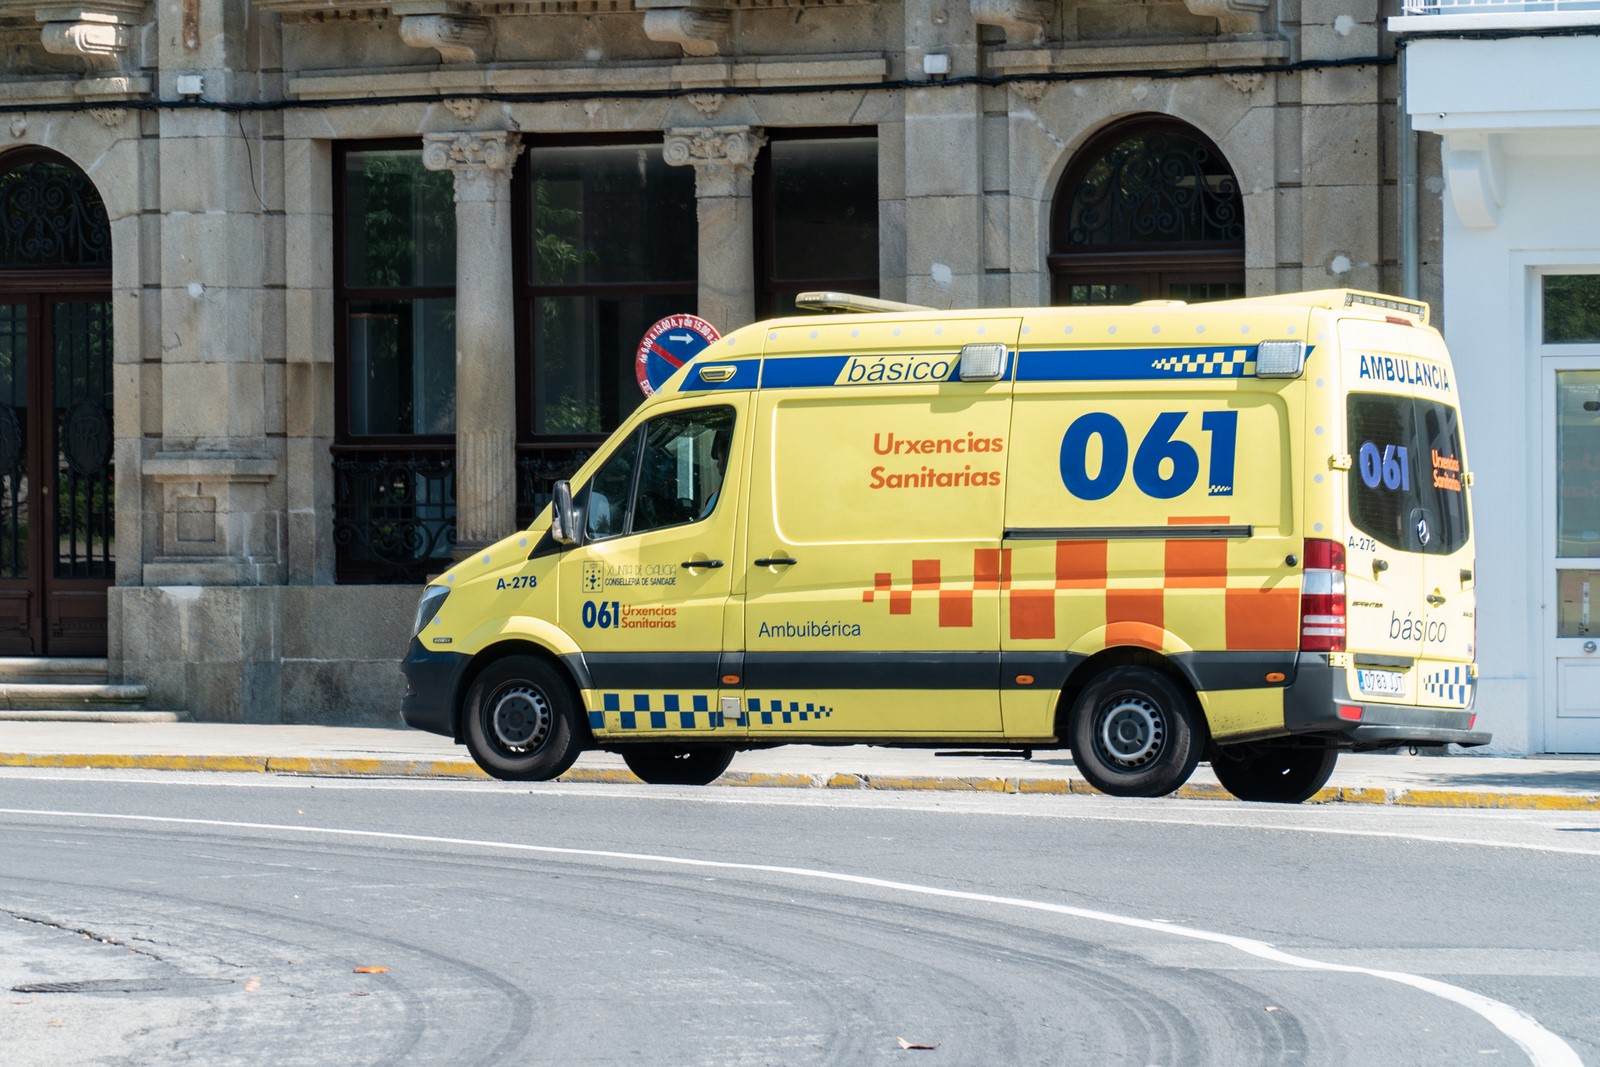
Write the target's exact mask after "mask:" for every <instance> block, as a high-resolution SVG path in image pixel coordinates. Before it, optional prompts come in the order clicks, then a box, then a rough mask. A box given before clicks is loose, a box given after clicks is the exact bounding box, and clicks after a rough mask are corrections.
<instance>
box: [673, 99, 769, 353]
mask: <svg viewBox="0 0 1600 1067" xmlns="http://www.w3.org/2000/svg"><path fill="white" fill-rule="evenodd" d="M766 143H767V138H766V135H765V134H763V133H762V132H761V131H760V130H758V129H755V128H753V127H750V126H702V127H698V128H688V129H673V130H668V131H667V140H666V146H665V149H664V150H663V154H664V156H665V158H666V161H667V163H668V164H669V165H670V166H674V167H693V168H694V195H695V202H696V204H697V207H698V210H699V217H700V294H699V295H700V317H701V318H703V319H705V320H706V321H707V322H709V323H711V325H713V326H715V327H716V328H717V329H718V330H720V331H721V332H723V333H727V332H729V331H730V330H736V329H738V328H739V327H740V326H745V325H748V324H749V323H751V322H754V321H755V317H756V301H755V280H756V253H755V207H754V205H753V204H752V203H751V200H750V179H751V176H752V175H753V174H754V173H755V166H756V155H757V154H758V153H759V152H760V151H761V146H762V145H764V144H766Z"/></svg>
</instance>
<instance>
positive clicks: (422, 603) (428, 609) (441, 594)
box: [411, 585, 450, 634]
mask: <svg viewBox="0 0 1600 1067" xmlns="http://www.w3.org/2000/svg"><path fill="white" fill-rule="evenodd" d="M449 595H450V588H449V586H444V585H430V586H428V588H426V589H424V590H423V591H422V599H421V600H419V601H417V624H416V625H415V626H413V627H412V628H411V632H412V633H414V634H420V633H421V632H422V628H423V627H424V626H426V625H428V624H429V623H430V622H432V621H433V617H434V616H435V615H437V614H439V609H440V608H442V607H444V598H445V597H447V596H449Z"/></svg>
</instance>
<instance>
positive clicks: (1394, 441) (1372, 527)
mask: <svg viewBox="0 0 1600 1067" xmlns="http://www.w3.org/2000/svg"><path fill="white" fill-rule="evenodd" d="M1419 332H1420V331H1419V329H1418V328H1416V327H1410V326H1407V325H1404V324H1395V323H1388V322H1381V321H1373V320H1367V319H1345V320H1342V321H1341V322H1340V323H1339V343H1340V348H1341V350H1342V356H1343V361H1344V367H1343V370H1344V381H1345V389H1346V392H1345V397H1344V407H1345V411H1344V414H1345V430H1346V447H1347V449H1348V455H1349V458H1350V464H1351V466H1350V469H1349V471H1348V473H1347V478H1346V480H1347V484H1348V497H1347V501H1348V516H1349V528H1348V530H1347V531H1346V537H1345V550H1346V551H1345V590H1346V598H1347V602H1348V611H1349V618H1348V623H1347V627H1348V629H1347V638H1346V647H1347V649H1348V650H1349V651H1350V653H1351V658H1352V666H1351V668H1350V669H1351V675H1350V677H1349V679H1348V682H1349V692H1350V694H1351V696H1353V697H1355V698H1357V699H1360V700H1365V701H1372V702H1376V703H1391V704H1418V703H1424V701H1423V700H1422V699H1421V698H1422V695H1423V694H1422V682H1421V678H1422V673H1423V672H1422V670H1421V664H1420V661H1421V658H1422V655H1423V642H1424V637H1425V635H1426V634H1427V632H1428V628H1429V623H1430V614H1431V612H1430V607H1431V606H1430V604H1429V602H1428V600H1427V597H1428V595H1429V592H1428V590H1429V588H1430V587H1431V586H1430V579H1431V578H1432V577H1434V570H1435V567H1434V564H1433V563H1432V562H1431V559H1432V557H1433V556H1435V555H1438V554H1440V553H1441V549H1446V548H1447V542H1448V541H1450V539H1451V538H1453V537H1455V536H1456V534H1455V533H1454V532H1453V531H1448V532H1447V530H1446V529H1445V524H1446V517H1445V516H1444V515H1441V514H1440V512H1439V507H1438V505H1439V499H1438V495H1437V494H1436V493H1435V491H1434V490H1433V488H1432V486H1431V481H1432V467H1431V460H1430V449H1431V447H1432V444H1433V443H1434V442H1433V440H1432V438H1433V437H1434V436H1435V435H1433V434H1429V433H1428V432H1426V429H1425V424H1428V423H1433V424H1437V423H1438V422H1439V419H1440V417H1441V415H1442V413H1443V411H1445V410H1453V409H1444V408H1441V407H1440V406H1439V405H1438V403H1437V401H1435V400H1432V399H1429V400H1425V401H1419V399H1418V397H1417V387H1416V379H1417V377H1418V376H1419V375H1425V374H1428V373H1442V369H1441V368H1439V367H1437V366H1433V365H1430V364H1429V363H1428V362H1426V361H1419V360H1418V358H1417V356H1416V355H1415V354H1414V353H1413V351H1412V346H1413V343H1414V338H1413V336H1412V335H1413V334H1418V333H1419ZM1441 432H1443V431H1441ZM1463 532H1464V531H1463ZM1455 547H1456V546H1454V545H1448V548H1449V550H1448V551H1445V552H1444V553H1443V554H1445V555H1453V551H1454V548H1455Z"/></svg>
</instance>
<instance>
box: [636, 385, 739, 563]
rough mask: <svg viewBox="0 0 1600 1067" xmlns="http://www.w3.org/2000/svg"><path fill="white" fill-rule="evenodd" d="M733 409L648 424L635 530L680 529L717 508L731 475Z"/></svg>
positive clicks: (683, 414)
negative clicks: (730, 442)
mask: <svg viewBox="0 0 1600 1067" xmlns="http://www.w3.org/2000/svg"><path fill="white" fill-rule="evenodd" d="M732 437H733V409H732V408H728V407H716V408H701V409H698V410H695V411H681V412H675V413H674V414H671V415H663V416H661V417H660V418H658V419H653V420H651V422H650V423H649V424H648V425H646V426H645V435H644V449H643V452H642V456H641V460H640V467H639V497H638V504H637V506H636V507H635V509H634V516H633V532H634V533H641V532H643V531H645V530H658V529H661V528H662V527H665V526H680V525H682V524H684V523H686V522H695V521H697V520H699V519H703V518H705V517H707V516H708V515H710V514H711V512H712V511H714V510H715V509H716V503H717V499H718V497H719V496H720V492H721V489H722V477H723V475H724V474H726V473H727V463H728V444H729V441H730V440H731V439H732Z"/></svg>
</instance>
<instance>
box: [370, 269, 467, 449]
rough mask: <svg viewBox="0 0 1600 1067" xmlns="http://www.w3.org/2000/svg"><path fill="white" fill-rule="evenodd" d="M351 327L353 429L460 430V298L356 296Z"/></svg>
mask: <svg viewBox="0 0 1600 1067" xmlns="http://www.w3.org/2000/svg"><path fill="white" fill-rule="evenodd" d="M346 328H347V329H348V331H349V333H348V334H347V338H346V339H347V343H348V350H349V375H350V377H349V386H350V395H349V400H350V432H351V433H352V434H448V433H454V432H455V427H456V361H455V347H456V346H455V300H453V299H451V298H448V297H445V298H440V299H434V300H353V301H351V302H350V310H349V314H348V317H347V321H346Z"/></svg>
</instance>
